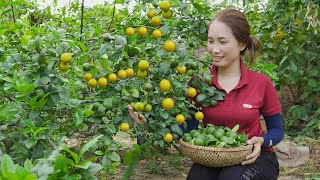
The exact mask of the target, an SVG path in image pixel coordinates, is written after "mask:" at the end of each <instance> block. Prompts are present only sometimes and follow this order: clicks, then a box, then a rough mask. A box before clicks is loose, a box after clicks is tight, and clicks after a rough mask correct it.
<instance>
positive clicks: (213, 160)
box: [179, 138, 253, 167]
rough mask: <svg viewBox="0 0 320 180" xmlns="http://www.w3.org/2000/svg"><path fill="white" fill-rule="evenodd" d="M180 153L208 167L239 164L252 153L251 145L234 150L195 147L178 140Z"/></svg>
mask: <svg viewBox="0 0 320 180" xmlns="http://www.w3.org/2000/svg"><path fill="white" fill-rule="evenodd" d="M179 141H180V144H181V151H182V153H183V154H184V155H185V156H187V157H189V158H190V159H191V160H192V161H194V162H196V163H198V164H202V165H205V166H209V167H227V166H233V165H237V164H240V163H241V162H242V161H244V160H245V158H246V156H247V155H249V154H250V153H251V152H252V147H253V146H252V145H247V146H243V147H236V148H215V147H205V146H195V145H192V144H189V143H186V142H184V141H183V139H182V138H180V140H179Z"/></svg>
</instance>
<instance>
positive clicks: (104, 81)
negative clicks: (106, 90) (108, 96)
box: [98, 77, 108, 87]
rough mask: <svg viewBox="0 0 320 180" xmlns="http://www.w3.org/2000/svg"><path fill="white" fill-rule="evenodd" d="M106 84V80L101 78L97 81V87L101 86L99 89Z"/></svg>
mask: <svg viewBox="0 0 320 180" xmlns="http://www.w3.org/2000/svg"><path fill="white" fill-rule="evenodd" d="M107 84H108V80H107V78H104V77H102V78H99V79H98V85H99V86H101V87H106V86H107Z"/></svg>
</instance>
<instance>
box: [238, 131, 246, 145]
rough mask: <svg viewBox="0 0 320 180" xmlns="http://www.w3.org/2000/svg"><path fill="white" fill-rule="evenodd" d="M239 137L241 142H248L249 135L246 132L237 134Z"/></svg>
mask: <svg viewBox="0 0 320 180" xmlns="http://www.w3.org/2000/svg"><path fill="white" fill-rule="evenodd" d="M237 139H238V141H240V143H247V140H248V137H247V135H246V134H244V133H242V134H239V135H238V136H237Z"/></svg>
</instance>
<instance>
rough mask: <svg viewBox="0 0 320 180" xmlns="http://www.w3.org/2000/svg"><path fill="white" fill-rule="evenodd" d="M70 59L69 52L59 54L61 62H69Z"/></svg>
mask: <svg viewBox="0 0 320 180" xmlns="http://www.w3.org/2000/svg"><path fill="white" fill-rule="evenodd" d="M71 60H72V55H71V54H70V53H63V54H61V56H60V61H61V62H62V63H65V64H66V63H70V62H71Z"/></svg>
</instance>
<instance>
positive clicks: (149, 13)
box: [147, 9, 157, 19]
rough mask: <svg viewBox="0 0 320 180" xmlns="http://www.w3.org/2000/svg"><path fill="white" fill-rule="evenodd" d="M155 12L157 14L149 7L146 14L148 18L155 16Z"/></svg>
mask: <svg viewBox="0 0 320 180" xmlns="http://www.w3.org/2000/svg"><path fill="white" fill-rule="evenodd" d="M156 14H157V12H156V11H155V10H153V9H149V10H148V11H147V16H148V18H149V19H151V18H153V17H155V16H156Z"/></svg>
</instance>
